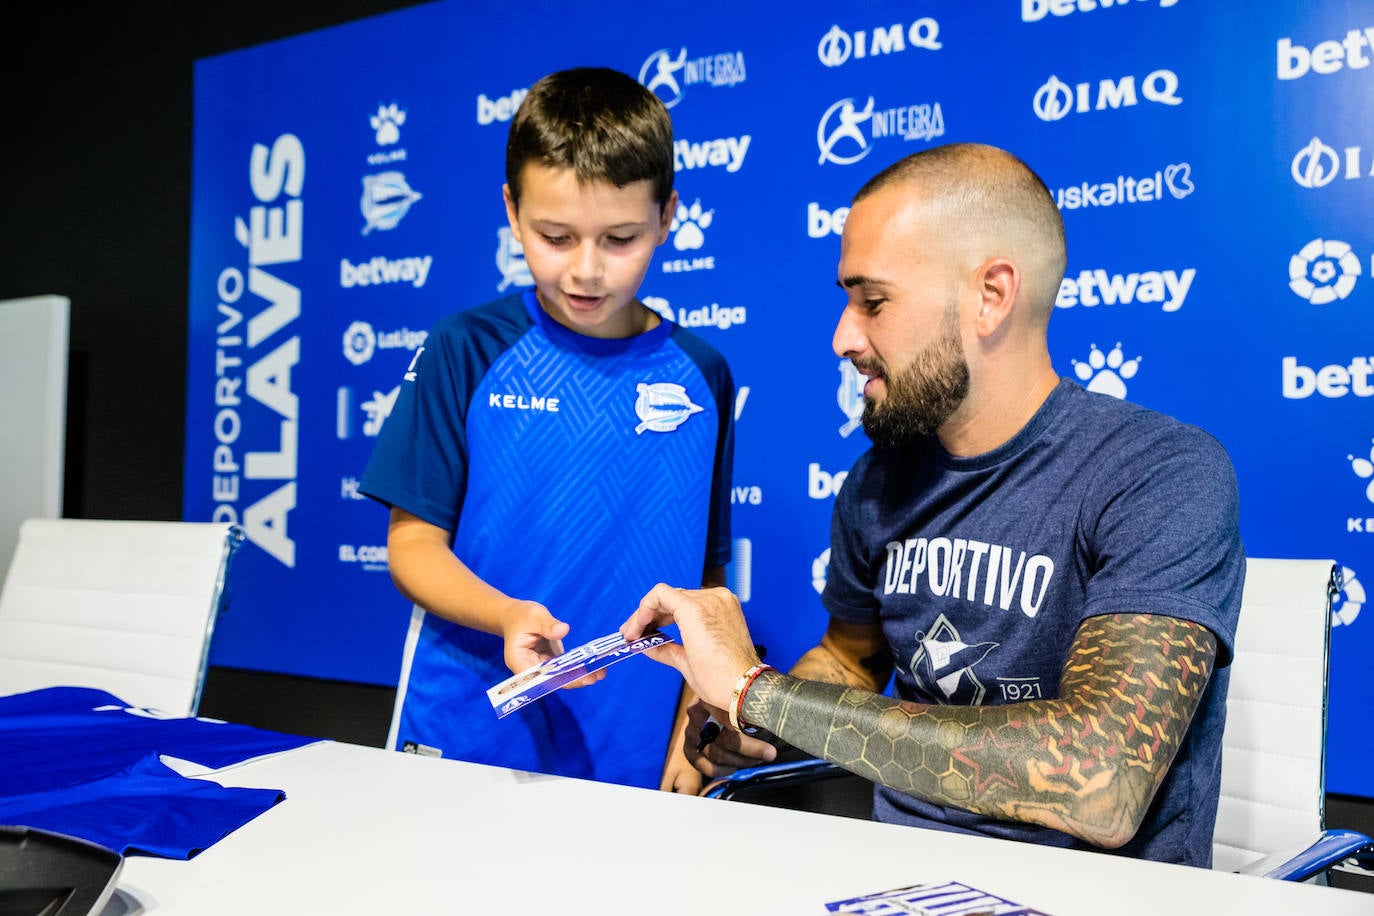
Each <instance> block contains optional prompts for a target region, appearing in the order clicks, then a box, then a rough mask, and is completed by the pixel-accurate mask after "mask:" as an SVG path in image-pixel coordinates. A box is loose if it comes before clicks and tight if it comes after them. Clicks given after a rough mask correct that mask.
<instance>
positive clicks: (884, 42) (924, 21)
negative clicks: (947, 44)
mask: <svg viewBox="0 0 1374 916" xmlns="http://www.w3.org/2000/svg"><path fill="white" fill-rule="evenodd" d="M939 34H940V23H938V22H936V21H935V20H934V19H932V18H930V17H929V16H922V17H921V18H920V19H917V20H916V21H915V22H913V23H912V24H911V26H910V27H909V28H908V29H907V30H906V34H905V35H903V33H902V25H901V23H893V24H892V25H891V26H887V27H884V26H878V27H877V28H875V29H873V41H872V43H871V44H870V43H869V42H868V41H867V38H868V33H867V32H865V31H864V30H863V29H859V30H858V31H856V32H854V33H853V34H852V35H851V33H849V32H846V31H845V30H844V29H842V28H840V27H839V26H838V25H832V26H831V27H830V31H828V32H826V33H825V34H824V35H822V36H821V43H820V44H819V45H817V46H816V56H817V57H819V58H820V59H821V63H823V64H825V65H826V66H827V67H838V66H840V65H841V64H843V63H844V62H845V61H847V60H849V56H850V54H853V55H854V59H855V60H862V59H863V58H864V57H866V56H872V57H877V56H878V55H880V54H895V53H897V52H898V51H905V50H906V45H907V42H910V43H911V46H912V47H913V48H925V49H926V50H928V51H938V50H940V49H941V48H942V47H944V45H942V44H940V42H939V40H938V36H939Z"/></svg>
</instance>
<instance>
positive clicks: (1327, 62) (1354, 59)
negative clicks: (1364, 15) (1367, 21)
mask: <svg viewBox="0 0 1374 916" xmlns="http://www.w3.org/2000/svg"><path fill="white" fill-rule="evenodd" d="M1372 45H1374V28H1364V29H1351V30H1350V31H1348V32H1346V33H1345V37H1344V38H1341V39H1334V38H1333V39H1331V40H1329V41H1323V42H1319V43H1317V44H1316V45H1314V46H1312V47H1311V48H1308V47H1306V46H1304V45H1300V44H1295V43H1294V42H1293V39H1291V38H1280V39H1279V41H1278V77H1279V79H1281V80H1295V79H1298V78H1300V77H1304V76H1306V75H1307V74H1308V73H1318V74H1322V75H1326V74H1330V73H1335V72H1337V71H1339V70H1344V69H1345V68H1346V67H1349V68H1350V69H1351V70H1364V69H1366V68H1367V67H1368V66H1369V65H1370V63H1371V58H1370V55H1369V49H1370V47H1371V46H1372Z"/></svg>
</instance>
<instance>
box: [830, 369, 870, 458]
mask: <svg viewBox="0 0 1374 916" xmlns="http://www.w3.org/2000/svg"><path fill="white" fill-rule="evenodd" d="M835 401H836V402H837V403H838V404H839V405H840V410H842V411H844V415H845V416H846V417H848V418H849V419H848V420H847V421H846V422H845V424H844V425H843V426H841V427H840V435H841V436H842V437H844V438H845V439H848V438H849V437H850V435H851V434H853V432H854V430H856V429H858V428H859V427H860V426H862V425H863V415H864V377H863V376H862V375H860V374H859V370H858V369H855V368H854V364H853V363H851V362H850V361H849V360H847V359H842V360H840V387H839V390H838V391H836V392H835Z"/></svg>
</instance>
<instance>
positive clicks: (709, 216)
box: [668, 199, 716, 251]
mask: <svg viewBox="0 0 1374 916" xmlns="http://www.w3.org/2000/svg"><path fill="white" fill-rule="evenodd" d="M715 215H716V211H715V210H702V209H701V200H700V199H697V200H696V201H694V202H693V203H692V206H690V207H688V206H687V205H686V204H678V205H677V212H676V213H674V214H673V224H672V225H671V226H669V227H668V231H669V232H671V233H673V247H674V248H676V249H677V250H678V251H695V250H696V249H698V248H700V247H701V246H702V245H704V244H706V234H705V233H704V232H702V230H703V229H710V228H711V221H712V220H713V219H715Z"/></svg>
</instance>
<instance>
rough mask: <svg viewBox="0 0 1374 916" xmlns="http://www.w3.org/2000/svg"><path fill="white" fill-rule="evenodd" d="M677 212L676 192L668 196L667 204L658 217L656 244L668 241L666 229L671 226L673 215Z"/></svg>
mask: <svg viewBox="0 0 1374 916" xmlns="http://www.w3.org/2000/svg"><path fill="white" fill-rule="evenodd" d="M676 212H677V191H676V190H674V191H671V192H670V193H669V194H668V202H667V203H666V204H664V205H663V212H662V213H660V214H659V216H658V244H660V245H662V244H663V243H664V242H666V241H668V229H669V228H670V227H671V226H672V225H673V214H674V213H676Z"/></svg>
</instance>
